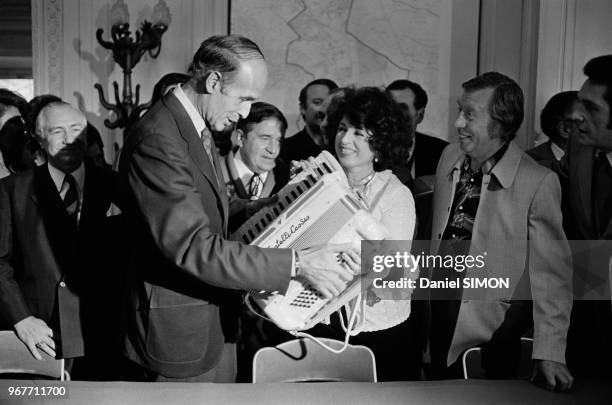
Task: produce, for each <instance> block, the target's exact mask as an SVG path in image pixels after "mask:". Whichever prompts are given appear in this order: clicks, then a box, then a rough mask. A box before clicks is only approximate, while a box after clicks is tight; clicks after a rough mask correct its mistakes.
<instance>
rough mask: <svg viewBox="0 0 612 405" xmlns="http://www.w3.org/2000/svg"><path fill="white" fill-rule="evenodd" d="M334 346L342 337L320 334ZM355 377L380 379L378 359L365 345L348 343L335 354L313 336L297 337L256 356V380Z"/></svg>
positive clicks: (325, 379) (365, 380)
mask: <svg viewBox="0 0 612 405" xmlns="http://www.w3.org/2000/svg"><path fill="white" fill-rule="evenodd" d="M319 340H320V341H322V342H324V343H325V344H327V345H329V346H330V347H332V348H334V349H339V348H340V347H342V345H343V343H342V342H340V341H338V340H333V339H326V338H320V339H319ZM308 381H310V382H314V381H352V382H376V360H375V358H374V353H372V350H370V349H369V348H367V347H365V346H353V345H348V347H347V348H346V349H345V350H344V351H343V352H341V353H338V354H335V353H332V352H330V351H329V350H326V349H325V348H323V347H321V346H320V345H319V344H317V343H316V342H314V341H312V340H311V339H295V340H291V341H289V342H285V343H282V344H280V345H278V346H276V347H264V348H262V349H259V350H258V351H257V353H255V357H254V358H253V382H254V383H266V382H308Z"/></svg>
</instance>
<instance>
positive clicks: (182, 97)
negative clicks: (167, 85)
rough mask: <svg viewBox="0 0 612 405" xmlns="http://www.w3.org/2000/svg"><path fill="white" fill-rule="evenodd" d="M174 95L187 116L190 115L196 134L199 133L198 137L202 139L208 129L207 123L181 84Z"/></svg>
mask: <svg viewBox="0 0 612 405" xmlns="http://www.w3.org/2000/svg"><path fill="white" fill-rule="evenodd" d="M173 94H174V95H175V97H176V98H177V99H178V101H179V103H181V105H182V106H183V108H184V109H185V111H186V112H187V115H189V118H190V119H191V122H192V123H193V126H194V127H195V129H196V132H197V133H198V136H199V137H202V131H204V130H205V129H206V122H205V121H204V118H202V116H201V115H200V113H199V112H198V110H197V109H196V108H195V106H194V105H193V103H192V102H191V100H189V98H188V97H187V94H185V92H184V91H183V88H182V87H181V85H180V84H179V85H178V86H176V88H175V89H174V92H173Z"/></svg>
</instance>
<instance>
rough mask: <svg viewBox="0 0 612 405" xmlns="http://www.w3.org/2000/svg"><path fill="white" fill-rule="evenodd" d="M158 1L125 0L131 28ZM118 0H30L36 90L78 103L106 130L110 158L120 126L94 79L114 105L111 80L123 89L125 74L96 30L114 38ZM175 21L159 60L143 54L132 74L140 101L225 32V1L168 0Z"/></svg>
mask: <svg viewBox="0 0 612 405" xmlns="http://www.w3.org/2000/svg"><path fill="white" fill-rule="evenodd" d="M157 1H158V0H126V1H125V3H126V4H127V5H128V9H129V13H130V26H131V28H132V32H134V28H136V27H138V26H139V25H140V23H141V22H142V21H143V20H145V19H148V20H150V18H151V14H152V11H153V7H154V6H155V4H157ZM113 3H114V0H113V1H111V0H106V1H95V0H32V14H33V16H32V17H33V18H32V26H33V48H34V53H33V56H34V85H35V89H34V92H35V94H44V93H53V94H56V95H58V96H60V97H62V98H63V99H64V100H66V101H67V102H70V103H73V104H75V105H78V106H79V107H80V108H81V110H82V111H84V112H85V114H86V115H87V118H88V120H89V121H91V122H92V123H93V124H94V125H95V126H96V128H98V130H100V132H101V134H102V138H103V140H104V144H105V154H106V159H107V161H112V160H113V158H114V151H113V148H112V144H113V142H117V143H119V144H121V143H122V132H123V131H122V130H121V129H116V130H109V129H108V128H106V127H105V126H104V123H103V121H104V119H105V118H108V117H109V111H108V110H106V109H104V108H103V107H102V106H101V104H100V102H99V99H98V94H97V91H96V90H95V89H94V84H95V83H100V84H101V85H102V87H103V88H104V92H105V96H106V99H107V101H110V102H112V103H115V100H114V95H113V94H112V91H113V87H112V82H113V80H116V81H117V82H118V84H119V91H120V93H121V89H122V86H123V73H122V71H121V68H120V67H119V65H117V64H115V63H114V61H113V59H112V55H111V51H110V50H107V49H105V48H103V47H102V46H100V44H98V42H97V40H96V37H95V32H96V30H97V29H98V28H102V29H103V30H104V35H103V38H105V39H106V40H110V37H109V32H110V23H109V21H110V9H111V7H112V4H113ZM166 4H167V5H168V7H169V9H170V13H171V15H172V21H171V23H170V26H169V28H168V31H167V32H166V33H165V34H164V36H163V38H162V49H161V53H160V54H159V56H158V58H157V59H152V58H151V57H149V55H148V54H146V55H145V56H143V58H142V59H141V61H140V63H139V64H138V65H136V67H135V68H134V70H133V73H132V86H133V90H135V87H136V85H137V84H140V87H141V89H140V101H141V103H143V102H146V101H149V99H150V98H151V92H152V90H153V86H154V84H155V83H156V82H157V80H158V79H159V78H160V77H161V76H163V75H164V74H166V73H169V72H185V70H186V68H187V66H188V64H189V62H190V61H191V58H192V57H193V53H194V51H195V50H196V49H197V48H198V46H199V45H200V43H201V42H202V41H203V40H204V39H205V38H207V37H208V36H210V35H214V34H225V33H227V13H228V3H227V1H226V0H166Z"/></svg>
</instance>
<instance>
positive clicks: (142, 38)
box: [94, 0, 171, 129]
mask: <svg viewBox="0 0 612 405" xmlns="http://www.w3.org/2000/svg"><path fill="white" fill-rule="evenodd" d="M129 20H130V16H129V13H128V9H127V5H126V4H125V3H124V2H123V0H117V2H116V3H115V4H114V5H113V7H112V9H111V24H112V26H111V40H112V41H106V40H104V39H103V38H102V34H103V33H104V30H102V29H101V28H99V29H98V30H97V31H96V38H97V39H98V42H99V43H100V45H102V46H103V47H104V48H106V49H110V50H111V51H112V52H113V59H114V61H115V63H117V64H118V65H119V66H121V69H122V70H123V92H122V98H121V99H120V98H119V85H118V84H117V82H116V81H113V88H114V90H115V104H111V103H109V102H107V101H106V98H105V97H104V90H103V89H102V86H101V85H100V84H99V83H96V84H95V85H94V87H95V88H96V90H98V96H99V97H100V103H101V104H102V106H104V108H106V109H107V110H110V111H113V112H114V113H115V115H116V117H115V120H114V121H111V120H109V119H108V118H107V119H105V120H104V125H106V126H107V127H108V128H110V129H114V128H117V127H119V128H126V129H128V128H129V127H130V126H131V124H133V123H134V122H136V120H137V119H138V117H139V116H140V113H141V112H142V111H143V110H145V109H147V108H149V107H150V106H151V102H150V101H149V102H148V103H144V104H139V102H140V85H139V84H138V85H136V89H135V92H134V93H132V69H133V68H134V66H136V65H137V64H138V62H140V58H142V55H144V53H145V52H148V53H149V55H150V56H151V57H152V58H157V56H158V55H159V52H160V51H161V38H162V35H164V33H165V32H166V30H167V29H168V26H169V25H170V21H171V16H170V10H169V9H168V6H167V5H166V3H165V2H164V1H163V0H159V2H158V3H157V4H156V5H155V7H154V9H153V14H152V16H151V20H152V21H153V22H152V23H151V22H148V21H146V20H145V21H144V22H143V23H142V24H141V26H140V29H139V30H137V31H136V33H135V36H136V38H135V39H134V38H132V33H131V32H130V24H129Z"/></svg>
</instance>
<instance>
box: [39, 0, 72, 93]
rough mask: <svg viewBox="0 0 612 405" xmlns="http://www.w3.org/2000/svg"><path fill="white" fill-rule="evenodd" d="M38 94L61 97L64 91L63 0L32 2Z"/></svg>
mask: <svg viewBox="0 0 612 405" xmlns="http://www.w3.org/2000/svg"><path fill="white" fill-rule="evenodd" d="M32 48H33V49H32V58H33V66H34V69H33V78H34V93H35V94H44V93H53V94H61V91H62V88H63V79H64V78H63V7H62V0H43V1H42V2H41V1H37V0H32Z"/></svg>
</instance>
